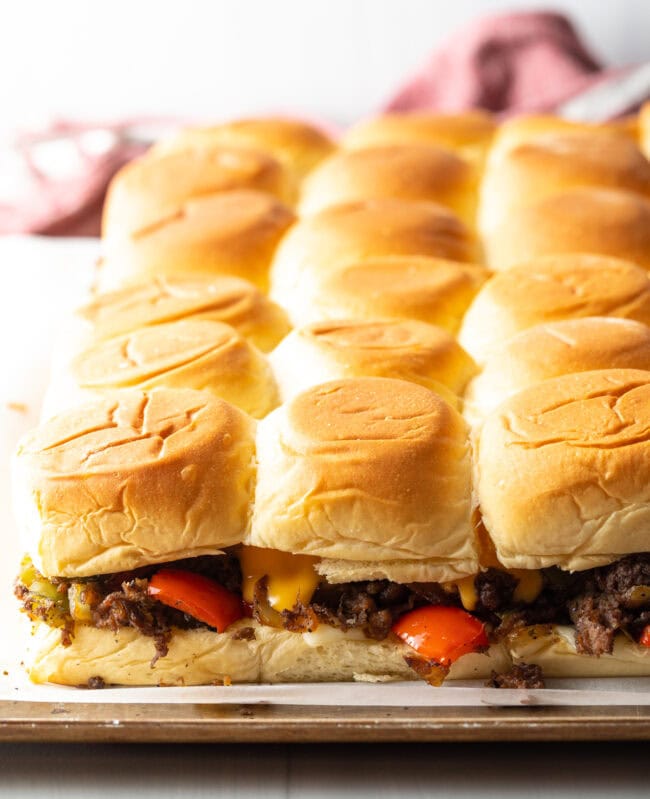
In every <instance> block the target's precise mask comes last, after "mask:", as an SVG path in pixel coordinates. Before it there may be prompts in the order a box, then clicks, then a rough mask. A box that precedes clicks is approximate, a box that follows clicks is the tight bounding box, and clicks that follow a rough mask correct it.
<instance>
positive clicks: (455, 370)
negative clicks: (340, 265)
mask: <svg viewBox="0 0 650 799" xmlns="http://www.w3.org/2000/svg"><path fill="white" fill-rule="evenodd" d="M271 364H272V366H273V371H274V373H275V376H276V379H277V381H278V385H279V387H280V391H281V393H282V398H283V400H286V399H288V398H289V397H293V396H295V395H296V394H299V393H300V392H301V391H304V390H305V389H307V388H310V387H311V386H315V385H318V384H319V383H326V382H327V381H328V380H335V379H338V378H347V377H393V378H399V379H400V380H408V381H410V382H412V383H418V384H419V385H421V386H425V387H426V388H429V389H431V390H432V391H436V392H437V393H439V394H441V396H442V397H443V398H444V399H445V400H447V402H449V403H450V405H454V406H455V405H456V403H457V399H456V397H455V396H454V395H460V394H461V393H462V391H463V388H464V387H465V385H466V384H467V381H468V380H469V379H470V378H471V377H472V375H473V374H474V373H475V372H476V366H475V365H474V362H473V361H472V359H471V358H470V357H469V355H467V353H466V352H465V351H464V350H463V348H462V347H461V346H460V345H459V344H458V342H457V341H456V340H455V339H454V338H453V336H452V335H451V334H450V333H448V332H447V331H446V330H443V329H441V328H439V327H433V325H427V324H425V323H424V322H416V321H414V320H397V319H396V320H386V321H371V320H366V321H363V320H360V321H354V320H348V321H340V322H339V321H332V322H315V323H313V324H311V325H307V326H306V327H302V328H298V329H297V330H294V331H293V332H292V333H290V334H289V335H288V336H287V337H286V338H285V339H284V341H283V342H282V343H281V344H280V345H279V346H278V347H277V349H275V350H274V352H273V353H272V355H271Z"/></svg>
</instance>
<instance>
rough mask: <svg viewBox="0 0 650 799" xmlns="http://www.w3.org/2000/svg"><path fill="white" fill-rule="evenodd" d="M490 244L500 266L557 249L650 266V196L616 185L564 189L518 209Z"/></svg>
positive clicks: (492, 259) (493, 262) (494, 261)
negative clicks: (608, 256)
mask: <svg viewBox="0 0 650 799" xmlns="http://www.w3.org/2000/svg"><path fill="white" fill-rule="evenodd" d="M486 248H487V252H488V262H489V263H490V266H491V267H492V268H494V269H509V268H511V267H512V266H515V265H516V264H517V263H521V262H522V261H526V260H528V259H529V258H535V257H537V256H540V255H552V254H556V253H594V254H599V255H611V256H614V257H619V258H627V259H628V260H630V261H634V262H636V263H638V264H639V265H640V266H643V267H645V268H647V269H650V200H648V199H646V198H645V197H641V196H640V195H638V194H634V193H633V192H629V191H619V190H614V189H596V188H575V189H570V190H567V191H563V192H561V193H559V194H554V195H552V196H551V197H548V198H547V199H545V200H542V201H541V202H538V203H535V204H533V205H530V206H521V207H519V208H513V209H512V210H511V211H510V213H509V215H508V217H507V218H506V219H504V220H503V221H502V223H501V224H500V225H498V226H497V227H496V228H495V230H494V232H493V234H491V236H490V237H489V239H488V241H487V244H486Z"/></svg>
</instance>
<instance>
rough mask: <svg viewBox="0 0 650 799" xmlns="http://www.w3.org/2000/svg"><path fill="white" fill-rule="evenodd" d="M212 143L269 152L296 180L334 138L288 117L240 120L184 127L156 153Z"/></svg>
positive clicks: (319, 158) (323, 155) (326, 151)
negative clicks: (199, 126) (201, 126)
mask: <svg viewBox="0 0 650 799" xmlns="http://www.w3.org/2000/svg"><path fill="white" fill-rule="evenodd" d="M212 145H221V146H224V145H228V146H234V147H253V148H255V149H259V150H264V151H265V152H268V153H271V154H272V155H274V156H275V157H276V158H278V159H279V160H280V161H282V162H283V163H285V164H287V165H288V166H290V167H291V169H292V170H293V171H294V173H295V174H296V176H297V177H298V178H299V179H302V178H303V177H304V176H305V175H306V174H307V173H308V172H310V171H311V170H312V169H313V168H314V167H315V166H316V164H318V163H319V162H320V161H322V160H323V158H326V157H327V156H328V155H330V153H332V152H333V151H334V149H335V147H336V145H335V143H334V141H333V140H332V139H331V138H330V137H329V136H328V135H327V134H326V133H325V132H324V131H322V130H321V129H320V128H318V127H315V126H314V125H310V124H308V123H307V122H302V121H300V120H297V119H290V118H287V117H260V118H251V119H239V120H235V121H234V122H228V123H226V124H223V125H214V126H212V127H207V128H187V129H186V130H182V131H180V132H179V133H177V134H176V135H175V136H172V137H171V138H170V139H168V140H167V141H162V142H160V143H159V144H158V145H156V148H155V150H156V151H157V152H169V151H171V150H177V149H182V150H185V149H187V148H193V147H196V148H201V147H206V146H212Z"/></svg>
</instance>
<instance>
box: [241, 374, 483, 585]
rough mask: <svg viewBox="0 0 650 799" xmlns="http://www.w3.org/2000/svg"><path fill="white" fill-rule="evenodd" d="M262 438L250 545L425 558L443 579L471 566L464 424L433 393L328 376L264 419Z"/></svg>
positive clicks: (474, 563) (345, 555)
mask: <svg viewBox="0 0 650 799" xmlns="http://www.w3.org/2000/svg"><path fill="white" fill-rule="evenodd" d="M257 447H258V450H257V451H258V483H257V491H256V496H255V509H254V515H253V526H252V532H251V536H250V539H249V540H248V541H247V543H251V544H253V545H255V546H261V547H270V548H274V549H280V550H284V551H288V552H294V553H303V554H311V555H319V556H321V557H325V558H332V559H336V560H345V561H374V562H379V564H378V565H379V566H381V563H382V562H388V563H389V564H391V563H395V562H400V561H409V562H413V561H416V562H418V561H421V562H425V561H428V562H429V564H430V565H431V567H432V571H431V575H430V578H431V579H432V580H436V581H444V580H450V579H454V578H456V577H458V576H459V574H462V573H464V574H468V575H469V574H473V573H475V572H476V570H477V567H478V557H477V551H476V543H475V540H474V531H473V527H472V524H471V514H472V492H471V485H470V449H469V442H468V437H467V428H466V425H465V423H464V421H463V419H462V417H461V416H460V414H458V413H457V412H456V411H455V410H453V409H452V408H451V407H450V406H449V405H448V404H447V403H445V402H444V401H443V400H442V399H441V398H440V397H439V396H438V395H437V394H434V393H433V392H431V391H428V390H427V389H426V388H423V387H422V386H418V385H415V384H414V383H407V382H405V381H402V380H392V379H388V378H380V377H366V378H356V379H349V380H338V381H333V382H330V383H325V384H323V385H320V386H316V387H315V388H311V389H309V390H308V391H305V392H304V393H302V394H299V395H298V396H297V397H295V398H294V399H293V400H291V401H290V402H289V403H287V404H285V405H283V406H281V407H280V408H278V409H277V410H276V411H273V413H271V414H270V415H269V416H267V418H266V419H264V420H263V421H262V422H260V424H259V428H258V438H257ZM352 565H354V564H352ZM436 567H437V568H436ZM359 579H364V578H359Z"/></svg>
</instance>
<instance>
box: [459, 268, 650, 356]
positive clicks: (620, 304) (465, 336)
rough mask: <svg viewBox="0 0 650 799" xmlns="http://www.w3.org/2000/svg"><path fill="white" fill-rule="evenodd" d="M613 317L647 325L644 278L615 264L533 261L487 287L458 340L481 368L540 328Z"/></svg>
mask: <svg viewBox="0 0 650 799" xmlns="http://www.w3.org/2000/svg"><path fill="white" fill-rule="evenodd" d="M584 316H616V317H622V318H628V319H636V320H637V321H638V322H643V323H644V324H650V279H649V278H648V274H647V272H645V270H643V269H640V268H639V267H638V266H635V265H634V264H632V263H630V262H629V261H623V260H621V259H619V258H607V257H604V256H598V255H583V254H576V255H554V256H547V257H544V258H536V259H535V260H533V261H530V262H529V263H524V264H521V265H519V266H517V267H515V268H513V269H510V270H508V271H506V272H499V273H498V274H496V275H495V276H494V277H493V278H492V279H491V280H490V281H488V282H487V283H486V284H485V285H484V286H483V288H482V289H481V291H480V292H479V293H478V294H477V296H476V299H475V300H474V302H473V303H472V305H471V306H470V308H469V310H468V312H467V314H466V316H465V318H464V320H463V325H462V328H461V331H460V335H459V340H460V343H461V344H462V345H463V347H464V348H465V349H466V350H467V351H468V352H469V353H470V354H471V355H472V356H473V358H474V360H476V361H478V362H479V363H484V362H485V360H486V359H487V357H488V355H489V353H490V351H491V350H492V349H494V348H495V347H496V346H498V345H499V344H500V343H501V342H504V341H505V340H506V339H508V338H510V337H511V336H514V335H515V333H519V332H520V331H521V330H525V329H526V328H527V327H532V326H533V325H537V324H541V323H543V322H554V321H558V320H560V319H572V318H578V317H584Z"/></svg>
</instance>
